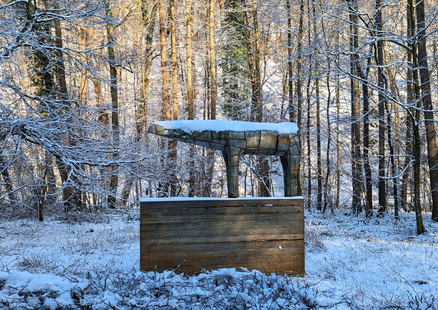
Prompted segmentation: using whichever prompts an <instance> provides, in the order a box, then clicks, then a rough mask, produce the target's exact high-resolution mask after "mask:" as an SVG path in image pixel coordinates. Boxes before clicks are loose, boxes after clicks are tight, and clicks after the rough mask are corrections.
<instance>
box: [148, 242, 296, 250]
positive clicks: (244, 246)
mask: <svg viewBox="0 0 438 310" xmlns="http://www.w3.org/2000/svg"><path fill="white" fill-rule="evenodd" d="M300 245H304V240H283V241H266V242H262V241H258V242H239V243H211V244H208V243H206V244H190V245H185V244H170V245H169V244H168V245H162V246H148V249H149V251H155V250H156V251H157V252H159V251H161V252H163V253H169V252H182V251H186V250H187V251H223V250H230V249H234V250H238V251H240V250H245V251H247V250H250V249H271V248H278V247H280V246H281V247H282V248H288V247H299V246H300Z"/></svg>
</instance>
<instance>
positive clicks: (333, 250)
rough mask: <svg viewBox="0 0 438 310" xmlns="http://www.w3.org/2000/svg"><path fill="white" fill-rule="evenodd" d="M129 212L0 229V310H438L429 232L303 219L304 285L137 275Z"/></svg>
mask: <svg viewBox="0 0 438 310" xmlns="http://www.w3.org/2000/svg"><path fill="white" fill-rule="evenodd" d="M138 213H139V210H131V211H129V212H127V211H120V210H119V211H118V213H117V214H108V213H107V214H98V215H93V216H92V218H93V220H89V219H88V220H87V221H81V222H73V221H70V222H68V221H66V220H65V219H63V220H62V219H59V218H55V217H53V218H48V219H47V220H46V221H44V222H38V221H37V220H34V219H19V220H1V221H0V309H309V308H311V309H438V223H432V222H431V221H430V214H424V222H425V227H426V229H427V232H426V233H425V234H423V235H421V236H418V235H416V232H415V217H414V214H412V213H402V214H401V216H400V219H399V220H397V221H396V220H395V219H394V216H393V214H391V213H390V214H387V215H385V217H383V218H377V217H374V218H372V219H370V220H367V219H365V218H364V217H363V215H361V216H359V217H356V216H351V215H348V214H347V213H348V211H345V210H339V211H336V212H335V213H334V214H331V213H329V214H320V213H316V212H312V213H311V212H307V211H306V214H305V216H306V219H305V221H306V275H305V276H304V277H286V276H280V275H275V274H271V275H263V274H261V273H260V272H258V271H251V272H250V271H244V270H241V269H239V270H236V269H219V270H215V271H211V272H204V273H201V274H200V275H198V276H191V277H190V276H185V275H178V274H175V273H174V272H173V271H168V272H164V273H156V272H148V273H143V272H139V215H138Z"/></svg>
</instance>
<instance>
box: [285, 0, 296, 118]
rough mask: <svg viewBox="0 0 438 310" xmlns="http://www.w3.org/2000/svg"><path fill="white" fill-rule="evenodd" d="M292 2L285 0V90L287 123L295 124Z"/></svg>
mask: <svg viewBox="0 0 438 310" xmlns="http://www.w3.org/2000/svg"><path fill="white" fill-rule="evenodd" d="M291 2H292V0H286V8H287V75H286V76H287V89H288V111H289V121H291V122H297V117H296V116H297V108H296V107H295V106H294V100H293V81H292V77H293V57H292V3H291Z"/></svg>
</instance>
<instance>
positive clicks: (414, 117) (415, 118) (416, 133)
mask: <svg viewBox="0 0 438 310" xmlns="http://www.w3.org/2000/svg"><path fill="white" fill-rule="evenodd" d="M407 7H408V19H409V20H410V22H409V23H408V25H409V26H410V29H408V34H412V36H413V35H414V34H415V33H416V19H415V6H414V1H413V0H408V3H407ZM417 48H418V46H417V44H416V43H415V42H414V41H411V56H412V57H411V58H412V65H413V68H412V69H413V72H412V77H413V81H414V94H415V102H416V109H409V110H408V112H409V115H408V117H410V118H411V124H412V125H413V128H412V129H413V130H412V136H413V154H414V209H415V219H416V224H417V234H419V235H420V234H423V233H424V232H425V229H424V225H423V217H422V215H421V190H420V174H421V139H420V128H419V127H420V126H419V125H420V111H421V110H420V109H421V99H420V86H419V84H420V81H419V76H418V71H419V70H418V60H417V55H418V54H417V53H418V49H417Z"/></svg>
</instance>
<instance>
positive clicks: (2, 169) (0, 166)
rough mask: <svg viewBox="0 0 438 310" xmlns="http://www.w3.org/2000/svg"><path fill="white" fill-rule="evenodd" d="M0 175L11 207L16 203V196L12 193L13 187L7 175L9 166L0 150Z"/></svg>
mask: <svg viewBox="0 0 438 310" xmlns="http://www.w3.org/2000/svg"><path fill="white" fill-rule="evenodd" d="M0 174H1V176H2V177H3V182H4V184H5V188H6V192H7V194H8V197H9V201H10V204H11V205H14V204H16V203H18V200H17V196H16V195H15V192H14V186H13V183H12V180H11V176H10V174H9V165H8V164H7V163H6V160H5V158H4V155H3V154H2V150H1V149H0Z"/></svg>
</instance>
